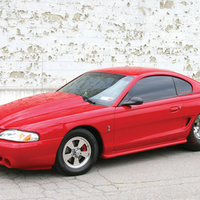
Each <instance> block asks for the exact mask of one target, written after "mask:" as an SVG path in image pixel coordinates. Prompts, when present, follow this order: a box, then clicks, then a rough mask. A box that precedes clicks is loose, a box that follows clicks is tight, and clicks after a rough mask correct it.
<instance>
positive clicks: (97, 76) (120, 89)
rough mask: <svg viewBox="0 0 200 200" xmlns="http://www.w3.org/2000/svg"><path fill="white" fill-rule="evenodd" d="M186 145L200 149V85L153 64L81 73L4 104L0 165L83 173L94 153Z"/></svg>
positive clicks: (118, 153)
mask: <svg viewBox="0 0 200 200" xmlns="http://www.w3.org/2000/svg"><path fill="white" fill-rule="evenodd" d="M181 143H186V146H187V147H188V148H189V149H191V150H200V83H199V82H197V81H195V80H193V79H191V78H188V77H186V76H183V75H181V74H178V73H175V72H172V71H167V70H161V69H152V68H142V67H117V68H107V69H99V70H93V71H90V72H87V73H84V74H82V75H81V76H79V77H77V78H76V79H74V80H72V81H71V82H69V83H68V84H66V85H64V86H63V87H62V88H60V89H59V90H58V91H56V92H49V93H44V94H39V95H35V96H31V97H27V98H24V99H20V100H17V101H14V102H11V103H8V104H5V105H1V106H0V164H1V165H5V166H7V167H8V168H19V169H34V170H35V169H49V168H51V167H52V166H55V167H56V168H57V170H58V171H60V172H61V173H63V174H66V175H80V174H84V173H86V172H87V171H88V170H90V169H91V167H92V166H93V165H94V164H95V162H96V160H97V157H98V156H99V155H100V156H101V157H102V158H112V157H115V156H121V155H125V154H131V153H135V152H140V151H145V150H149V149H155V148H160V147H165V146H170V145H176V144H181Z"/></svg>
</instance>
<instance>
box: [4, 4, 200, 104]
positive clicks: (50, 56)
mask: <svg viewBox="0 0 200 200" xmlns="http://www.w3.org/2000/svg"><path fill="white" fill-rule="evenodd" d="M199 10H200V1H198V0H191V1H190V0H189V1H182V0H174V1H173V0H0V104H1V103H5V102H8V101H11V100H13V99H17V98H20V97H22V96H27V95H31V94H34V93H38V92H42V91H49V90H52V89H54V88H59V87H60V86H61V85H63V84H64V83H66V82H67V81H69V80H71V79H72V78H74V77H75V76H77V75H79V74H81V73H83V72H85V71H88V70H91V69H96V68H103V67H112V66H127V65H131V66H149V67H157V68H165V69H170V70H174V71H176V72H180V73H182V74H185V75H187V76H190V77H193V78H195V79H196V80H200V69H199V47H200V35H199V33H200V30H199V29H200V17H199V16H200V15H199V14H200V13H199Z"/></svg>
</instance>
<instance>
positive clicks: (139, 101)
mask: <svg viewBox="0 0 200 200" xmlns="http://www.w3.org/2000/svg"><path fill="white" fill-rule="evenodd" d="M141 104H143V100H142V98H141V97H132V98H130V99H129V100H128V101H126V102H123V103H122V104H121V105H120V106H131V105H141Z"/></svg>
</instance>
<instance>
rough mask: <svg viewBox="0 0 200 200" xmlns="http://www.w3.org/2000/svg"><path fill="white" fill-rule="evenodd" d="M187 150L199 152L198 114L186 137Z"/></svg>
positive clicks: (199, 126) (199, 129)
mask: <svg viewBox="0 0 200 200" xmlns="http://www.w3.org/2000/svg"><path fill="white" fill-rule="evenodd" d="M187 148H189V149H191V150H194V151H199V150H200V114H199V115H198V116H197V117H196V119H195V121H194V123H193V125H192V129H191V131H190V134H189V135H188V137H187Z"/></svg>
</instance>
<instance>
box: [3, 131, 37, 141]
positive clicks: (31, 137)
mask: <svg viewBox="0 0 200 200" xmlns="http://www.w3.org/2000/svg"><path fill="white" fill-rule="evenodd" d="M0 139H3V140H11V141H15V142H32V141H37V140H39V135H38V134H37V133H32V132H27V131H19V130H15V129H9V130H5V131H3V132H1V133H0Z"/></svg>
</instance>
